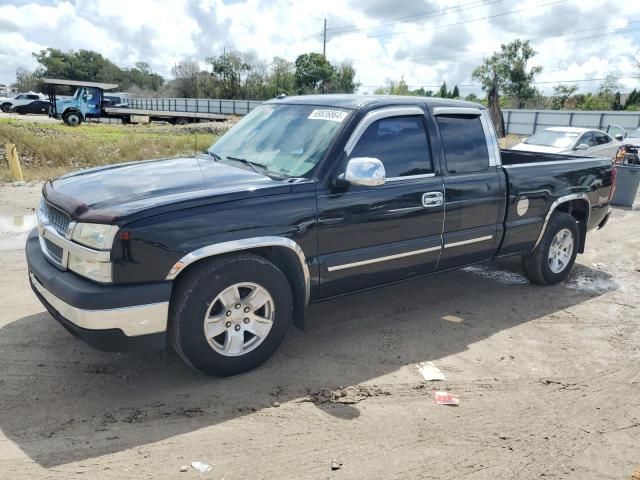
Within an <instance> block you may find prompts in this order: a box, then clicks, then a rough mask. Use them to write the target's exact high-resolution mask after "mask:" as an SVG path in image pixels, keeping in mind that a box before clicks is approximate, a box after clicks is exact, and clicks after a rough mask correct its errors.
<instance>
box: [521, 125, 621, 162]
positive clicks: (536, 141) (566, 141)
mask: <svg viewBox="0 0 640 480" xmlns="http://www.w3.org/2000/svg"><path fill="white" fill-rule="evenodd" d="M620 145H621V144H620V142H619V141H618V140H616V139H615V138H613V137H612V136H611V135H609V134H607V133H606V132H603V131H602V130H595V129H593V128H578V127H549V128H545V129H544V130H540V131H539V132H536V133H534V134H533V135H531V136H530V137H529V138H525V139H524V140H523V141H522V142H521V143H519V144H517V145H516V146H514V147H512V150H522V151H525V152H543V153H565V154H572V155H581V156H584V157H610V158H613V157H614V156H615V154H616V152H617V151H618V148H620Z"/></svg>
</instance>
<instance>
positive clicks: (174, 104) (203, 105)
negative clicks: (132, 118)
mask: <svg viewBox="0 0 640 480" xmlns="http://www.w3.org/2000/svg"><path fill="white" fill-rule="evenodd" d="M126 102H127V104H128V105H129V106H130V107H131V108H140V109H144V110H164V111H170V112H192V113H220V114H223V115H246V114H247V113H249V112H250V111H251V110H253V109H254V108H256V107H257V106H258V105H261V104H262V102H260V101H255V100H220V99H214V98H126Z"/></svg>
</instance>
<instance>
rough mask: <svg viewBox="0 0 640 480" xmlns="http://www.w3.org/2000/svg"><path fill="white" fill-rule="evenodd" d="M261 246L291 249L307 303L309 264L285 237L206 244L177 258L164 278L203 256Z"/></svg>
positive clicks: (298, 247)
mask: <svg viewBox="0 0 640 480" xmlns="http://www.w3.org/2000/svg"><path fill="white" fill-rule="evenodd" d="M261 247H285V248H288V249H289V250H292V251H293V252H294V253H295V254H296V256H297V258H298V260H299V262H300V268H301V269H302V274H303V276H304V283H305V285H304V287H305V290H304V291H305V305H308V304H309V298H310V295H311V276H310V274H309V265H308V264H307V259H306V257H305V254H304V252H303V251H302V248H301V247H300V245H298V244H297V243H296V242H294V241H293V240H291V239H290V238H286V237H275V236H274V237H253V238H243V239H240V240H232V241H229V242H222V243H214V244H212V245H207V246H205V247H202V248H199V249H197V250H194V251H193V252H190V253H188V254H186V255H185V256H184V257H182V258H181V259H180V260H178V261H177V262H176V263H175V264H174V265H173V267H171V270H169V273H167V276H166V277H165V280H169V281H171V280H175V279H176V278H177V277H178V275H179V274H180V273H181V272H182V271H184V269H185V268H186V267H187V266H189V265H191V264H192V263H195V262H197V261H199V260H202V259H203V258H208V257H214V256H216V255H222V254H225V253H232V252H241V251H243V250H251V249H253V248H261Z"/></svg>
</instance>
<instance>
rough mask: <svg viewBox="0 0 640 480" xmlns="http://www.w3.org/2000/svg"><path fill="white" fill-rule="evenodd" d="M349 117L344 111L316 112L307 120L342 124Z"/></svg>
mask: <svg viewBox="0 0 640 480" xmlns="http://www.w3.org/2000/svg"><path fill="white" fill-rule="evenodd" d="M347 115H348V113H347V112H344V111H342V110H314V111H313V112H311V114H310V115H309V116H308V117H307V118H308V119H310V120H330V121H332V122H338V123H341V122H342V121H343V120H344V119H345V118H346V116H347Z"/></svg>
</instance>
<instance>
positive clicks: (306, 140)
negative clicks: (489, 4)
mask: <svg viewBox="0 0 640 480" xmlns="http://www.w3.org/2000/svg"><path fill="white" fill-rule="evenodd" d="M614 178H615V177H614V174H613V167H612V161H611V159H609V158H584V157H576V156H569V155H555V154H544V153H533V152H518V151H513V150H504V151H502V152H501V151H500V149H499V147H498V142H497V138H496V136H495V132H494V129H493V126H492V124H491V121H490V117H489V114H488V111H487V110H486V109H485V108H484V107H482V106H480V105H478V104H474V103H470V102H460V101H455V100H448V99H435V98H419V97H386V96H361V95H319V96H300V97H289V98H287V97H285V98H281V99H275V100H271V101H269V102H266V103H265V104H263V105H262V106H261V107H259V108H257V109H256V110H254V111H253V112H252V113H251V114H249V115H247V116H246V117H245V118H244V119H243V120H242V121H241V122H239V123H238V124H237V125H236V126H235V127H234V128H233V129H232V130H230V131H229V132H228V133H227V134H226V135H224V136H223V137H222V138H221V139H220V140H219V141H218V142H217V143H216V144H214V145H213V146H212V147H211V148H210V149H209V150H208V151H207V154H206V155H199V156H195V157H186V158H174V159H165V160H158V161H145V162H134V163H127V164H122V165H109V166H105V167H98V168H94V169H90V170H84V171H81V172H78V173H72V174H68V175H65V176H63V177H60V178H57V179H55V180H52V181H49V182H47V183H46V184H45V185H44V187H43V196H42V200H41V204H40V207H39V210H38V218H39V224H38V228H37V230H34V231H33V232H32V233H31V235H30V237H29V239H28V241H27V246H26V253H27V260H28V265H29V279H30V282H31V285H32V288H33V290H34V292H35V293H36V295H37V296H38V298H39V299H40V300H41V301H42V303H43V304H44V306H45V307H46V308H47V309H48V310H49V312H51V314H52V315H53V316H54V317H55V318H56V319H57V320H58V321H59V322H60V323H62V324H63V325H64V326H65V327H66V328H67V329H68V330H70V331H71V332H73V333H74V334H75V335H77V336H79V337H81V338H84V339H85V340H86V341H87V342H88V343H90V344H91V345H94V346H95V347H98V348H101V349H105V350H128V351H132V350H139V349H142V348H147V347H160V348H163V347H164V346H165V345H166V344H167V342H168V343H170V344H171V345H173V347H174V349H175V350H176V351H177V352H178V353H179V355H180V356H181V357H182V358H183V359H184V360H185V361H186V362H187V363H188V364H189V365H191V366H192V367H193V368H195V369H197V370H200V371H202V372H206V373H209V374H214V375H231V374H236V373H240V372H243V371H246V370H249V369H251V368H254V367H255V366H257V365H259V364H260V363H261V362H263V361H264V360H265V359H267V358H268V357H269V356H270V355H271V353H272V352H273V351H274V350H275V349H276V347H277V346H278V344H279V343H280V342H281V340H282V338H283V337H284V335H285V332H286V331H287V328H288V326H289V324H290V323H294V324H295V325H297V326H302V325H303V324H304V316H305V306H306V305H307V304H308V303H309V302H316V301H320V300H325V299H328V298H331V297H335V296H338V295H343V294H347V293H353V292H356V291H360V290H364V289H369V288H373V287H378V286H381V285H385V284H390V283H395V282H399V281H403V280H407V279H410V278H415V277H420V276H425V275H431V274H433V273H438V272H444V271H447V270H451V269H456V268H460V267H464V266H467V265H471V264H475V263H480V262H486V261H490V260H492V259H495V258H500V257H507V256H514V255H516V256H521V257H522V264H523V267H524V272H525V274H526V275H527V277H528V278H529V279H530V280H531V281H532V282H533V283H537V284H542V285H551V284H555V283H558V282H560V281H561V280H563V279H564V278H566V276H567V275H568V274H569V272H570V270H571V268H572V266H573V263H574V261H575V258H576V254H577V253H582V252H583V251H584V249H585V245H586V235H587V231H589V230H592V229H595V228H602V227H603V226H604V225H605V224H606V222H607V220H608V218H609V215H610V210H609V200H610V197H611V194H612V191H613V188H614ZM540 293H541V294H542V292H540ZM452 294H453V293H452ZM532 294H534V295H535V294H536V293H535V291H534V292H533V293H532ZM541 301H544V299H543V298H542V297H541ZM364 308H366V307H364ZM339 314H340V313H339V312H336V315H339Z"/></svg>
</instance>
